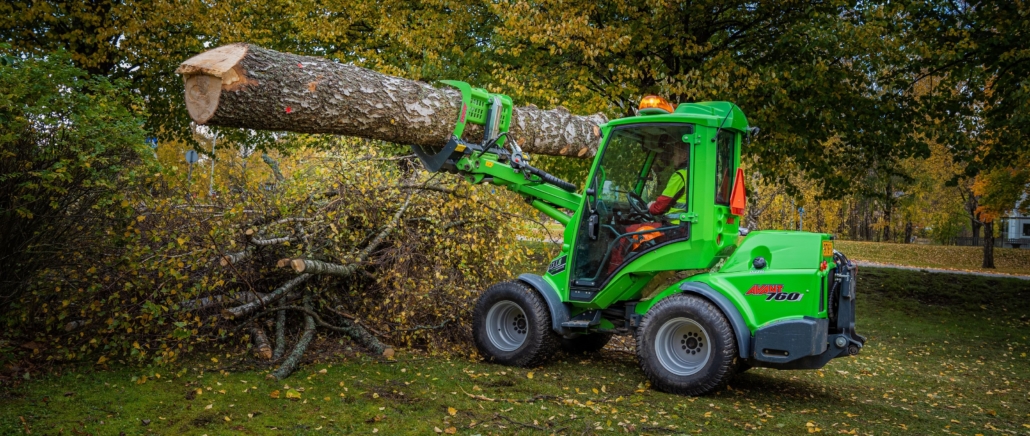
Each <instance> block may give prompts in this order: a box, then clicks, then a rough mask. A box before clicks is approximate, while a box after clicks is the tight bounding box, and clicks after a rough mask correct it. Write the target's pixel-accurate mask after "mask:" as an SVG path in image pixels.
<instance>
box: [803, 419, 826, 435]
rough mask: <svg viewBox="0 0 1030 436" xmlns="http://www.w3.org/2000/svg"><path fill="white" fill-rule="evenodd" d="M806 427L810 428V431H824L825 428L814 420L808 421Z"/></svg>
mask: <svg viewBox="0 0 1030 436" xmlns="http://www.w3.org/2000/svg"><path fill="white" fill-rule="evenodd" d="M805 428H806V429H807V430H808V432H809V433H819V432H821V431H823V429H821V428H819V427H818V426H816V425H815V423H814V422H812V421H808V422H807V423H805Z"/></svg>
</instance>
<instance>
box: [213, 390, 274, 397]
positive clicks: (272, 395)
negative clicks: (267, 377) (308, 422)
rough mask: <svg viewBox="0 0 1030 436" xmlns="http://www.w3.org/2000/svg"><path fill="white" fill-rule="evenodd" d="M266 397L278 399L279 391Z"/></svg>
mask: <svg viewBox="0 0 1030 436" xmlns="http://www.w3.org/2000/svg"><path fill="white" fill-rule="evenodd" d="M197 390H198V391H199V390H200V389H197ZM268 396H269V397H272V398H279V390H278V389H276V390H274V391H272V393H270V394H268Z"/></svg>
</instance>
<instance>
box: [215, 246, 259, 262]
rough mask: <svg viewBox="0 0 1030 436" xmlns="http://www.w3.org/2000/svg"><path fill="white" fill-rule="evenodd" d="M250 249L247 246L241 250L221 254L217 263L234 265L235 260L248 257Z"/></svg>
mask: <svg viewBox="0 0 1030 436" xmlns="http://www.w3.org/2000/svg"><path fill="white" fill-rule="evenodd" d="M250 251H251V250H250V249H249V248H248V249H246V250H243V251H237V252H235V253H229V254H226V255H225V256H222V259H221V260H219V261H218V264H219V265H221V266H229V265H234V264H236V263H237V262H239V261H241V260H244V259H246V258H248V257H250Z"/></svg>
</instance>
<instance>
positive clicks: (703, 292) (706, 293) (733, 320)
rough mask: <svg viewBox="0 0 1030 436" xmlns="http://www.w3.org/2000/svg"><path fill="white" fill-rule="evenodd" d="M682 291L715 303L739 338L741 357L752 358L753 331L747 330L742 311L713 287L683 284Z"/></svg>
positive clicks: (700, 284) (696, 283) (701, 284)
mask: <svg viewBox="0 0 1030 436" xmlns="http://www.w3.org/2000/svg"><path fill="white" fill-rule="evenodd" d="M680 290H682V291H683V292H684V293H691V294H697V295H700V296H702V297H705V298H707V299H708V300H709V301H711V302H712V303H714V304H715V306H716V307H718V308H719V310H721V311H722V313H723V315H726V319H727V320H729V321H730V326H731V327H733V333H734V334H736V336H737V351H738V354H740V357H741V358H742V359H747V358H748V357H749V356H751V329H749V328H747V323H745V322H744V317H743V316H741V315H740V311H738V310H737V308H736V306H734V305H733V303H732V302H730V299H729V298H726V296H725V295H722V294H720V293H718V292H716V291H715V290H714V289H712V287H711V286H708V285H707V284H705V283H700V282H686V283H683V284H681V285H680Z"/></svg>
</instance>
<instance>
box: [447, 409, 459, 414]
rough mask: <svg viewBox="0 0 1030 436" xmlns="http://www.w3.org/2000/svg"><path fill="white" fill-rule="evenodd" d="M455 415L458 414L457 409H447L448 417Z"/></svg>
mask: <svg viewBox="0 0 1030 436" xmlns="http://www.w3.org/2000/svg"><path fill="white" fill-rule="evenodd" d="M456 413H458V409H455V408H453V407H448V408H447V414H448V415H451V416H454V415H455V414H456Z"/></svg>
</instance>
